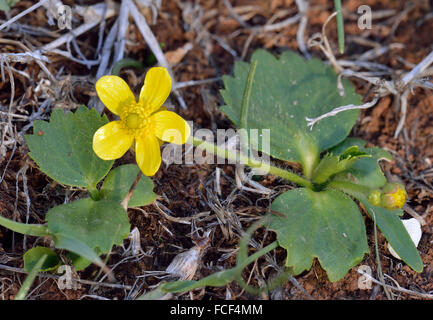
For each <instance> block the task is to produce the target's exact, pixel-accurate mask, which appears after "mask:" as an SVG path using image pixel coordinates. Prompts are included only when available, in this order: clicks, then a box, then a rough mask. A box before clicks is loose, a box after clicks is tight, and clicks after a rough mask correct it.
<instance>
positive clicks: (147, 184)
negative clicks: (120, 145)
mask: <svg viewBox="0 0 433 320" xmlns="http://www.w3.org/2000/svg"><path fill="white" fill-rule="evenodd" d="M139 171H140V169H139V168H138V166H137V165H135V164H126V165H122V166H119V167H117V168H115V169H113V170H111V171H110V173H109V174H108V176H107V177H106V178H105V180H104V184H103V185H102V188H101V190H100V194H101V197H102V199H106V200H113V201H117V202H119V203H120V202H122V200H123V199H124V198H125V196H126V194H127V193H128V192H129V189H130V188H131V185H132V184H133V183H134V181H135V178H136V177H137V174H138V173H139ZM153 188H154V185H153V181H152V179H150V178H149V177H147V176H144V175H142V177H141V178H140V181H139V182H138V184H137V186H136V187H135V190H134V193H133V195H132V198H131V200H130V201H129V202H128V207H129V208H134V207H140V206H145V205H147V204H149V203H152V202H153V201H154V200H155V199H156V194H155V193H154V192H153Z"/></svg>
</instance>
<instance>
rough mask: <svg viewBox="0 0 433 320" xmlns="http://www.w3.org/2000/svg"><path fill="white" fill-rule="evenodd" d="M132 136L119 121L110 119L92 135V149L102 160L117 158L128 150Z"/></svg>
mask: <svg viewBox="0 0 433 320" xmlns="http://www.w3.org/2000/svg"><path fill="white" fill-rule="evenodd" d="M133 140H134V136H132V135H130V134H128V131H126V130H125V129H123V128H122V126H121V124H120V121H111V122H109V123H107V124H106V125H104V126H102V127H100V128H99V129H98V130H97V131H96V132H95V134H94V135H93V151H95V153H96V155H97V156H98V157H99V158H101V159H103V160H114V159H118V158H120V157H121V156H123V155H124V154H125V152H126V151H128V149H129V147H130V146H131V145H132V141H133Z"/></svg>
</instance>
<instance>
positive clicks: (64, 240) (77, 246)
mask: <svg viewBox="0 0 433 320" xmlns="http://www.w3.org/2000/svg"><path fill="white" fill-rule="evenodd" d="M53 240H54V244H55V245H56V248H58V249H66V250H69V251H71V252H73V253H75V254H77V255H78V256H81V257H83V258H85V259H87V260H89V261H91V262H93V263H94V264H96V265H98V266H100V267H102V268H103V269H104V268H105V269H106V266H105V264H104V262H102V260H101V258H99V256H98V254H97V253H96V252H95V251H94V250H92V249H91V248H90V247H89V246H88V245H87V244H85V243H84V242H82V241H80V240H78V239H77V238H74V237H70V236H68V235H64V234H57V235H54V236H53Z"/></svg>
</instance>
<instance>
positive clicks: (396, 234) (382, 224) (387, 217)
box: [359, 197, 424, 272]
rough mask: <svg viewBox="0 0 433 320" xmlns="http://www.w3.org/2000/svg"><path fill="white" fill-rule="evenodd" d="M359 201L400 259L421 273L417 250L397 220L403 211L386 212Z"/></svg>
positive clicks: (364, 200) (421, 267) (364, 201)
mask: <svg viewBox="0 0 433 320" xmlns="http://www.w3.org/2000/svg"><path fill="white" fill-rule="evenodd" d="M359 200H360V201H361V202H362V204H363V205H364V206H365V207H366V208H367V212H368V214H369V215H370V217H371V219H373V220H374V219H376V224H377V226H378V227H379V229H380V231H381V232H382V234H383V235H384V236H385V238H386V240H388V242H389V243H390V244H391V246H392V248H393V249H394V250H395V252H397V254H398V255H399V256H400V258H401V259H402V260H403V261H404V262H406V263H407V264H408V265H409V266H410V267H411V268H412V269H413V270H415V271H416V272H422V270H423V268H424V265H423V262H422V260H421V257H420V255H419V253H418V249H417V248H416V247H415V245H414V243H413V241H412V239H411V238H410V235H409V233H408V232H407V230H406V228H405V227H404V225H403V223H402V222H401V220H400V218H399V216H401V215H403V210H401V209H396V210H388V209H385V208H382V207H376V206H373V205H372V204H370V203H369V202H368V200H367V199H366V198H364V197H361V198H359Z"/></svg>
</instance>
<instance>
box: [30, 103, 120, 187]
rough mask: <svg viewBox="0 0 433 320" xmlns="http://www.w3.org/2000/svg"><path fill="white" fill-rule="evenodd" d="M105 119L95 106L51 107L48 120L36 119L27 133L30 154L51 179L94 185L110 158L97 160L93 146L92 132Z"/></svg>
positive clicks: (108, 166) (108, 167)
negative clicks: (69, 108)
mask: <svg viewBox="0 0 433 320" xmlns="http://www.w3.org/2000/svg"><path fill="white" fill-rule="evenodd" d="M107 122H108V119H107V117H106V116H105V115H104V116H102V117H101V116H99V114H98V112H97V111H96V110H95V109H91V110H89V109H87V108H86V107H83V106H81V107H79V108H78V109H77V111H76V112H75V113H72V112H67V113H66V114H64V112H63V110H54V111H53V112H52V114H51V118H50V122H46V121H40V120H36V121H35V122H34V125H33V132H34V134H33V135H26V136H25V138H26V142H27V144H28V146H29V149H30V153H29V155H30V157H31V158H32V159H33V160H34V161H35V162H36V163H37V164H38V166H39V168H40V169H41V171H43V172H44V173H45V174H47V175H48V176H49V177H51V178H52V179H54V180H56V181H58V182H60V183H63V184H66V185H70V186H76V187H87V188H91V187H92V188H94V186H96V184H97V183H98V182H99V181H100V180H101V179H102V178H103V177H104V176H105V175H106V174H107V173H108V171H109V170H110V168H111V166H112V165H113V161H104V160H102V159H100V158H99V157H98V156H97V155H96V154H95V153H94V152H93V149H92V142H93V134H94V133H95V131H96V130H98V129H99V128H100V127H101V126H103V125H104V124H106V123H107Z"/></svg>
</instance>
